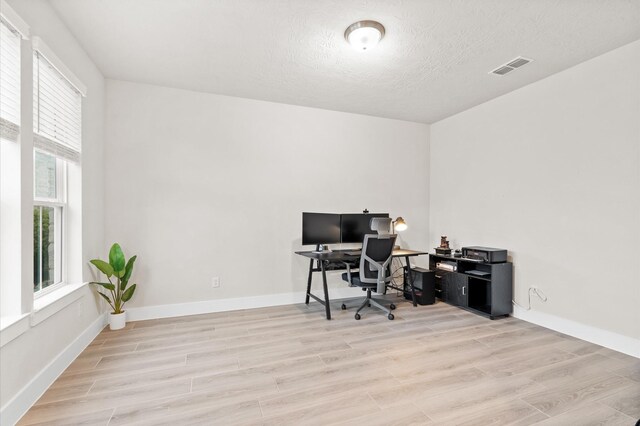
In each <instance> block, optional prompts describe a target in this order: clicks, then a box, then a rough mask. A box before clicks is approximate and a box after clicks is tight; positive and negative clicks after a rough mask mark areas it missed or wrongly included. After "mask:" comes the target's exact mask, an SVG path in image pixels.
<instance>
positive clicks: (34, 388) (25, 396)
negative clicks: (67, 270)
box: [0, 315, 107, 425]
mask: <svg viewBox="0 0 640 426" xmlns="http://www.w3.org/2000/svg"><path fill="white" fill-rule="evenodd" d="M106 323H107V322H106V317H105V316H104V315H100V316H99V317H98V318H96V320H95V321H94V322H93V323H92V324H91V325H90V326H89V327H87V329H86V330H84V331H83V332H82V334H80V335H79V336H78V337H77V338H76V339H75V340H74V341H73V342H71V344H69V346H67V347H66V348H65V349H64V350H63V351H62V352H61V353H60V354H58V356H57V357H55V359H54V360H53V361H51V362H50V363H49V364H48V365H47V366H46V367H45V368H43V369H42V371H41V372H40V373H39V374H38V375H37V376H36V377H34V378H33V379H32V380H31V381H30V382H29V383H27V384H26V385H25V387H23V388H22V389H21V390H20V392H18V394H17V395H16V396H14V397H13V398H12V399H11V400H10V401H9V402H7V403H6V404H5V406H4V407H2V409H1V410H0V424H2V425H13V424H16V423H17V422H18V420H20V418H21V417H22V416H24V414H25V413H26V412H27V411H28V410H29V408H31V406H32V405H33V404H35V403H36V401H37V400H38V399H39V398H40V397H41V396H42V395H43V394H44V393H45V391H46V390H47V389H48V388H49V386H51V385H52V384H53V382H55V380H56V379H57V378H58V377H59V376H60V375H61V374H62V372H63V371H64V370H65V369H66V368H67V367H68V366H69V365H71V363H72V362H73V361H74V360H75V359H76V358H77V357H78V355H80V354H81V353H82V351H83V350H84V349H85V348H86V347H87V346H89V343H91V342H92V341H93V339H95V338H96V336H97V335H98V334H99V333H100V332H101V331H102V329H103V328H104V326H105V325H106Z"/></svg>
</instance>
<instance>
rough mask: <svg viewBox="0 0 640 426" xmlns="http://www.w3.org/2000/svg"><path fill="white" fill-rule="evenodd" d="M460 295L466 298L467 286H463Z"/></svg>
mask: <svg viewBox="0 0 640 426" xmlns="http://www.w3.org/2000/svg"><path fill="white" fill-rule="evenodd" d="M462 295H463V296H466V295H467V286H466V285H463V286H462Z"/></svg>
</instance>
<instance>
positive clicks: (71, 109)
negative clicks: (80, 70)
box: [33, 51, 82, 162]
mask: <svg viewBox="0 0 640 426" xmlns="http://www.w3.org/2000/svg"><path fill="white" fill-rule="evenodd" d="M33 131H34V135H33V144H34V147H35V148H37V149H40V150H42V151H45V152H48V153H49V154H52V155H54V156H56V157H59V158H64V159H66V160H70V161H75V162H79V161H80V151H81V137H82V94H81V93H80V92H79V91H78V89H76V88H75V87H74V86H73V85H72V84H71V83H70V82H69V80H67V79H66V78H65V77H64V76H63V75H62V74H61V73H60V72H59V71H58V70H57V69H56V68H55V67H54V66H53V65H51V63H50V62H49V61H48V60H47V59H46V58H45V57H44V56H43V55H42V53H41V52H39V51H34V54H33Z"/></svg>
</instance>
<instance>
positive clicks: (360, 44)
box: [344, 21, 384, 50]
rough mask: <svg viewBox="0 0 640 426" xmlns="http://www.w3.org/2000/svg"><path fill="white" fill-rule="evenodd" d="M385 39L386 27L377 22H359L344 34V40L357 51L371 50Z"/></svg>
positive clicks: (348, 28)
mask: <svg viewBox="0 0 640 426" xmlns="http://www.w3.org/2000/svg"><path fill="white" fill-rule="evenodd" d="M383 37H384V26H382V24H381V23H380V22H376V21H358V22H356V23H354V24H351V25H349V27H347V29H346V31H345V32H344V38H345V39H346V40H347V41H348V42H349V44H350V45H351V46H353V48H354V49H356V50H371V49H373V48H374V47H376V45H377V44H378V42H380V40H382V38H383Z"/></svg>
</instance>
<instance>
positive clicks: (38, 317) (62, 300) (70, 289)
mask: <svg viewBox="0 0 640 426" xmlns="http://www.w3.org/2000/svg"><path fill="white" fill-rule="evenodd" d="M85 285H87V283H80V284H67V285H64V286H62V287H60V288H58V289H56V290H54V291H52V292H51V293H48V294H45V295H43V296H41V297H38V298H37V299H36V300H34V301H33V312H32V313H31V326H34V325H38V324H40V323H41V322H42V321H44V320H46V319H47V318H49V317H50V316H51V315H53V314H55V313H56V312H58V311H60V310H62V309H63V308H65V307H66V306H69V305H70V304H71V303H73V302H75V301H76V300H78V299H80V298H81V297H82V294H81V293H80V292H79V291H78V290H79V289H81V288H82V287H84V286H85Z"/></svg>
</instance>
